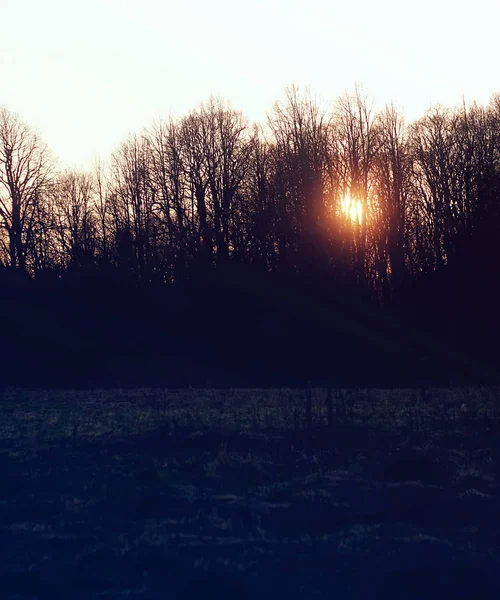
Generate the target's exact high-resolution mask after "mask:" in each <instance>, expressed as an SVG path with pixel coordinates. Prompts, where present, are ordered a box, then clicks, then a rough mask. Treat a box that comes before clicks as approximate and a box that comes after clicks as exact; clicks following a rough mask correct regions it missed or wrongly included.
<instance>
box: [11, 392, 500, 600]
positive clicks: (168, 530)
mask: <svg viewBox="0 0 500 600" xmlns="http://www.w3.org/2000/svg"><path fill="white" fill-rule="evenodd" d="M311 396H312V414H311V417H310V418H308V412H307V410H306V403H305V393H304V391H300V390H296V391H294V390H285V389H283V390H271V391H269V390H226V391H216V390H171V391H158V390H148V389H138V390H128V391H125V390H113V391H94V392H88V391H87V392H79V391H46V390H44V391H41V390H29V391H28V390H18V389H7V390H5V391H4V394H3V400H2V402H1V404H0V417H1V418H0V486H1V488H0V489H1V494H0V531H1V533H0V542H1V545H0V548H1V550H0V552H1V557H0V598H2V599H3V598H6V599H7V598H8V599H12V600H14V599H24V600H25V599H27V598H43V599H58V598H61V599H68V600H70V599H77V598H81V599H86V598H89V599H90V598H144V599H157V598H158V599H159V598H173V599H179V600H182V599H188V598H217V599H218V600H224V599H226V598H227V599H229V598H231V599H237V598H243V599H244V598H248V599H254V598H255V599H259V600H267V599H271V598H272V599H275V598H285V599H295V598H297V599H298V598H339V599H343V598H346V599H350V598H355V599H358V598H360V599H371V598H374V599H391V600H392V599H400V600H403V599H406V600H408V599H420V598H422V599H424V598H425V599H432V598H439V599H441V598H453V599H458V598H461V599H462V598H463V599H468V598H478V599H484V600H486V599H494V598H495V599H497V598H500V569H498V567H499V566H500V560H499V559H500V517H499V509H500V502H499V481H500V390H498V389H496V388H475V389H472V388H471V389H457V390H438V389H429V390H425V391H422V390H399V391H395V390H391V391H381V390H350V391H347V390H341V391H338V392H335V393H334V395H333V412H331V413H330V423H328V413H327V406H326V403H325V399H326V396H327V392H326V390H312V393H311Z"/></svg>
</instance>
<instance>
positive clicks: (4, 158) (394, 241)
mask: <svg viewBox="0 0 500 600" xmlns="http://www.w3.org/2000/svg"><path fill="white" fill-rule="evenodd" d="M499 232H500V95H499V94H497V95H494V96H493V97H492V98H491V100H490V101H489V103H488V104H487V105H486V106H483V105H480V104H477V103H471V104H465V103H464V104H463V105H462V106H459V107H456V108H454V109H450V108H446V107H443V106H440V105H435V106H432V107H431V108H429V109H428V110H427V111H426V113H425V114H424V115H423V116H422V117H421V118H420V119H418V120H417V121H415V122H413V123H407V122H406V121H405V119H404V116H403V115H402V114H401V112H400V111H398V109H397V108H396V107H395V106H393V105H389V106H386V107H385V108H384V109H383V110H382V111H378V112H377V111H374V110H373V106H372V102H371V100H370V99H369V97H368V95H367V94H366V93H365V92H364V91H363V90H362V89H361V88H356V89H355V90H354V91H353V92H351V93H346V94H344V95H343V96H342V97H340V98H339V99H337V101H336V102H335V103H334V104H333V106H332V107H331V108H330V109H328V110H327V109H324V108H322V107H321V106H320V105H319V104H318V103H317V102H316V101H315V100H314V98H313V97H312V95H311V94H310V93H307V92H306V93H303V92H301V91H300V90H299V89H298V88H297V87H295V86H292V87H289V88H288V89H287V90H286V92H285V94H284V97H283V98H282V99H281V101H279V102H277V103H276V104H275V105H274V107H273V110H272V111H271V112H270V113H269V115H268V118H267V122H266V123H265V124H263V125H257V124H252V123H250V122H249V121H248V120H247V119H246V118H245V117H244V115H243V114H242V113H241V112H240V111H238V110H235V109H234V108H232V107H231V106H230V105H229V104H228V103H226V102H225V101H223V100H221V99H215V98H211V99H210V100H209V101H207V102H206V103H203V104H201V105H200V106H199V107H198V108H196V109H194V110H192V111H191V112H190V113H189V114H187V115H186V116H184V117H182V118H179V119H170V120H166V121H159V122H155V123H153V124H152V125H151V126H150V127H149V128H147V129H145V130H144V131H142V132H141V133H140V134H136V135H132V136H130V137H129V138H128V139H126V140H125V141H124V142H123V143H122V144H121V145H120V146H119V147H118V148H117V150H116V151H115V152H114V153H113V154H112V156H111V157H110V160H109V162H108V163H107V164H104V163H102V162H98V163H97V164H96V165H95V167H94V168H93V169H92V170H91V171H78V170H61V169H60V168H58V167H57V166H56V165H55V164H54V162H53V161H52V159H51V155H50V152H49V149H48V148H47V147H46V145H45V144H44V143H43V141H42V140H41V139H40V138H39V137H38V136H37V134H36V133H35V132H34V131H33V130H32V129H31V128H30V127H29V126H27V125H26V124H25V123H23V121H22V120H21V119H20V118H19V117H18V116H17V115H15V114H14V113H12V112H10V111H9V110H7V109H5V108H3V109H1V111H0V265H1V266H2V268H3V271H4V274H9V276H11V275H12V273H16V274H17V275H19V274H24V275H25V276H26V277H29V278H31V279H32V280H33V281H35V282H37V281H38V282H45V285H56V282H64V281H66V282H79V285H84V286H85V285H87V286H90V285H96V284H95V281H96V280H99V281H101V282H102V281H104V280H107V281H114V282H119V283H120V285H128V286H136V287H139V288H141V289H145V288H148V289H153V288H154V289H165V290H168V289H175V288H178V289H179V288H182V289H184V288H183V286H184V287H185V286H188V285H189V284H190V282H194V281H198V282H199V281H205V282H206V284H207V285H211V286H212V289H213V285H215V283H216V281H217V278H218V277H219V278H220V276H221V275H220V274H222V273H226V272H227V273H231V274H232V275H231V277H232V276H233V275H234V274H235V273H236V272H240V271H241V272H242V273H243V272H245V273H252V274H257V273H258V274H259V277H262V278H264V279H259V281H260V282H261V281H265V282H266V283H265V284H262V283H259V284H257V285H258V286H260V287H262V289H263V290H264V292H263V293H264V294H267V293H268V292H267V291H265V290H268V289H270V287H272V285H273V283H272V282H274V283H276V284H277V282H283V281H286V282H288V283H287V285H288V284H289V285H291V286H292V288H293V290H294V291H293V292H292V293H291V294H292V295H295V290H297V289H299V288H300V289H303V290H306V293H307V294H313V295H316V297H317V298H320V297H321V298H323V300H324V302H326V303H327V304H328V302H332V301H333V300H332V299H335V301H339V302H343V306H348V305H353V304H356V303H358V304H359V303H360V302H361V303H362V305H363V306H364V307H367V306H373V307H375V308H374V309H373V310H376V311H381V312H380V314H386V312H387V311H389V312H390V314H391V315H398V318H402V319H403V321H404V323H405V324H406V325H408V326H413V327H416V328H417V329H418V328H421V327H424V329H427V330H429V331H432V332H433V333H437V334H438V337H439V336H441V338H442V339H453V340H456V341H457V343H459V345H460V343H461V344H462V346H463V347H464V348H469V350H470V345H471V344H474V345H476V346H483V347H482V348H478V352H475V351H474V352H473V353H474V354H475V355H476V356H482V357H483V358H484V357H485V356H486V357H487V355H488V352H489V351H487V349H486V346H487V345H488V344H489V340H490V338H488V335H487V334H486V330H488V331H489V332H490V334H491V332H493V331H496V330H497V328H498V332H499V333H500V328H499V327H498V323H497V317H496V306H497V302H498V299H499V275H500V272H499V265H500V260H499V259H500V256H499V249H498V243H497V237H498V233H499ZM238 269H239V271H238ZM252 276H253V275H252ZM245 277H246V276H245ZM47 282H49V283H47ZM82 282H86V283H82ZM89 282H93V283H92V284H91V283H89ZM241 283H242V281H241V280H240V284H241ZM98 285H100V284H98ZM280 285H281V284H280ZM301 286H302V287H301ZM224 294H226V295H227V290H226V291H225V292H224ZM206 302H208V303H209V301H208V300H206ZM318 302H319V300H318ZM205 306H206V307H208V304H207V303H206V304H205ZM207 310H208V309H207ZM370 310H371V309H370ZM384 311H386V312H384ZM365 312H366V311H365ZM377 314H378V313H377ZM387 314H389V313H387ZM206 318H210V316H209V315H207V316H206ZM394 318H396V317H394ZM353 319H354V320H356V317H353ZM491 335H492V334H491Z"/></svg>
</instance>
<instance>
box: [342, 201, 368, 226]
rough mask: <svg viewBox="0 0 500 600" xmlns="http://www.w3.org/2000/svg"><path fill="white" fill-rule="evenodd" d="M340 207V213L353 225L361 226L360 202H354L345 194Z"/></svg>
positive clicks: (361, 211) (361, 210) (361, 208)
mask: <svg viewBox="0 0 500 600" xmlns="http://www.w3.org/2000/svg"><path fill="white" fill-rule="evenodd" d="M340 206H341V209H342V213H343V214H344V215H345V216H346V217H349V218H350V219H351V221H353V222H354V223H357V224H358V225H359V224H361V220H362V218H363V207H362V205H361V201H360V200H355V199H354V198H351V196H349V194H346V195H345V196H344V197H343V198H342V200H341V202H340Z"/></svg>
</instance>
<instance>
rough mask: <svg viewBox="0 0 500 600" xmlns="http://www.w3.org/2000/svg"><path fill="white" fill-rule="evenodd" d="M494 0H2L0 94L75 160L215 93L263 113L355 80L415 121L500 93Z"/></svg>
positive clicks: (88, 159)
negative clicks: (431, 109) (291, 97)
mask: <svg viewBox="0 0 500 600" xmlns="http://www.w3.org/2000/svg"><path fill="white" fill-rule="evenodd" d="M499 23H500V0H475V1H474V2H472V1H467V2H465V1H463V0H419V1H418V2H408V1H406V0H358V1H357V2H356V1H353V0H344V1H342V2H339V1H337V0H300V1H299V0H248V1H247V2H242V1H240V0H205V1H204V0H184V1H182V0H176V1H172V0H163V1H162V0H136V1H131V0H85V1H81V0H0V73H1V79H0V105H4V106H6V107H7V108H9V109H10V110H12V111H13V112H16V113H18V114H19V115H20V116H21V118H22V119H23V120H24V121H26V122H27V123H28V124H29V125H31V126H32V127H33V128H34V129H35V130H36V131H38V132H39V133H40V135H41V136H42V137H43V139H44V140H45V141H46V142H47V144H48V145H49V146H50V147H51V149H52V150H53V152H54V154H55V155H56V156H57V157H58V158H59V159H60V160H61V161H62V162H63V163H64V164H66V165H68V166H70V167H83V168H85V167H88V166H90V164H91V163H92V161H93V159H94V158H95V157H96V156H97V155H100V156H101V157H102V158H103V159H107V158H108V157H109V155H110V153H111V152H112V151H113V150H114V149H115V148H116V147H117V146H118V145H119V143H120V142H121V141H122V140H123V139H125V138H126V137H127V135H128V134H129V133H133V132H139V131H140V130H141V129H142V128H143V127H146V126H149V125H150V124H151V123H152V121H153V120H155V119H157V118H159V117H164V118H168V117H169V115H172V116H174V117H177V116H182V115H184V114H187V113H188V112H189V111H190V110H191V109H192V108H195V107H196V106H197V105H198V104H199V103H200V102H202V101H205V100H207V99H208V98H209V97H210V95H211V94H213V95H219V96H223V97H224V98H226V99H227V100H229V101H230V103H231V104H232V106H233V107H234V108H237V109H240V110H242V111H243V112H244V113H245V115H246V116H247V117H249V118H250V119H251V120H255V121H260V122H263V121H264V120H265V118H266V113H267V112H269V111H271V110H272V106H273V103H274V102H275V101H276V100H279V99H280V98H281V97H282V96H283V91H284V88H285V86H286V85H289V84H291V83H297V84H298V85H299V86H300V87H301V88H303V89H305V88H306V87H307V86H309V88H310V89H311V91H312V92H313V93H314V94H315V95H317V96H318V97H319V98H320V99H321V100H322V101H323V102H324V103H328V102H332V103H333V102H334V101H335V99H336V98H337V97H338V96H339V95H340V94H342V93H343V92H345V91H351V90H352V89H353V88H354V85H355V84H356V83H359V84H362V85H363V86H364V88H365V89H366V90H367V91H368V93H369V94H370V95H371V96H373V97H374V98H375V101H376V105H378V106H383V104H384V103H385V102H390V101H394V102H395V103H396V104H397V105H398V106H400V107H401V108H403V109H404V111H405V114H406V116H407V118H408V119H409V120H412V119H414V118H416V117H419V116H421V115H422V114H423V112H424V111H425V109H426V108H427V107H428V106H429V105H430V104H432V103H437V102H441V103H442V104H445V105H448V106H454V105H456V104H458V103H460V102H461V99H462V95H464V96H465V100H466V101H468V100H474V99H475V100H477V101H479V102H487V100H488V99H489V97H490V96H491V94H493V93H494V92H500V37H499V30H498V27H499Z"/></svg>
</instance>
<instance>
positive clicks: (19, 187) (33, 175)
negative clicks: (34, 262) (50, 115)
mask: <svg viewBox="0 0 500 600" xmlns="http://www.w3.org/2000/svg"><path fill="white" fill-rule="evenodd" d="M50 177H51V168H50V162H49V158H48V151H47V148H46V146H45V145H44V144H43V143H42V142H41V141H40V139H39V138H38V136H37V135H36V134H35V133H34V132H33V131H32V130H31V129H30V128H29V127H28V126H27V125H25V124H24V123H23V122H22V121H21V120H20V118H19V117H18V116H17V115H15V114H13V113H10V112H9V111H8V110H7V109H5V108H1V109H0V220H1V227H2V229H3V230H4V231H5V232H6V234H7V239H5V238H2V245H3V248H4V249H5V250H6V251H7V253H8V256H9V264H10V267H11V268H12V269H19V270H20V271H25V270H26V268H27V265H28V262H29V258H30V256H29V249H30V247H31V245H32V243H33V236H34V231H35V225H36V223H37V220H38V219H39V216H40V215H39V209H40V207H41V203H42V201H43V196H44V194H45V192H46V190H47V187H48V185H49V183H50Z"/></svg>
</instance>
